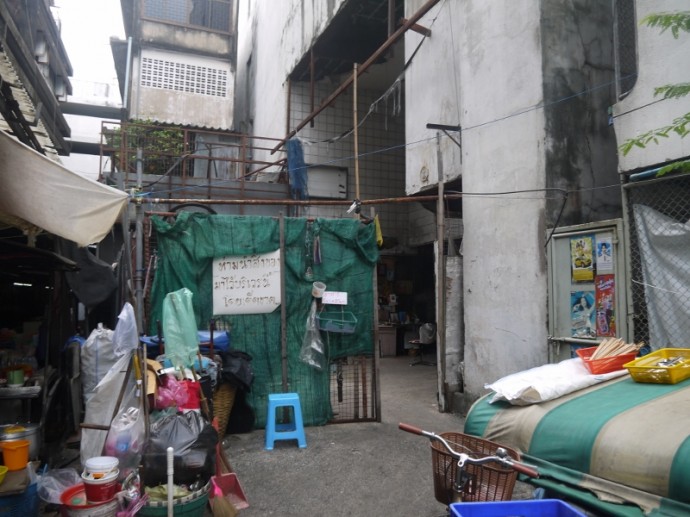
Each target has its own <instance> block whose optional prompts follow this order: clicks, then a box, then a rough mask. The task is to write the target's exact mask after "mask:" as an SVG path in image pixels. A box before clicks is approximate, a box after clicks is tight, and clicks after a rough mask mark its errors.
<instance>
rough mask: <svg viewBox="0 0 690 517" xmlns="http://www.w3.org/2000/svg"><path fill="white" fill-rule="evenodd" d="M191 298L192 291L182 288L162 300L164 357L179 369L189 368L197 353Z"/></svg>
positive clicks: (197, 338)
mask: <svg viewBox="0 0 690 517" xmlns="http://www.w3.org/2000/svg"><path fill="white" fill-rule="evenodd" d="M192 296H193V293H192V291H190V290H189V289H187V288H186V287H183V288H182V289H180V290H179V291H173V292H172V293H168V294H167V295H166V296H165V299H164V300H163V337H164V338H165V356H166V357H167V358H168V359H170V362H172V364H173V366H175V367H179V368H182V367H191V366H192V365H193V364H194V358H195V357H196V354H197V352H198V351H199V334H198V333H197V328H196V319H195V318H194V307H193V306H192Z"/></svg>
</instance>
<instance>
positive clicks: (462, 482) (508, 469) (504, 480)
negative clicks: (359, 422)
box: [398, 422, 539, 506]
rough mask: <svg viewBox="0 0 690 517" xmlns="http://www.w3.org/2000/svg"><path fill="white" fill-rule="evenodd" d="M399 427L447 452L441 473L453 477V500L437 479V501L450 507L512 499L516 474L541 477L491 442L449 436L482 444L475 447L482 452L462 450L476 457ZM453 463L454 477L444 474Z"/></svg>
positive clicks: (433, 437) (425, 433) (441, 440)
mask: <svg viewBox="0 0 690 517" xmlns="http://www.w3.org/2000/svg"><path fill="white" fill-rule="evenodd" d="M398 427H399V428H400V429H401V430H402V431H406V432H408V433H412V434H417V435H420V436H426V437H427V438H429V439H430V440H431V442H432V444H433V443H434V442H436V443H439V444H441V445H442V446H443V448H444V449H445V450H446V451H447V455H448V456H449V458H448V459H449V461H448V462H446V465H445V466H443V467H442V469H441V473H444V474H450V476H445V477H446V478H447V477H450V479H451V483H450V484H451V490H450V492H451V494H452V495H451V497H446V496H447V493H448V490H446V489H445V488H446V487H445V486H441V487H438V486H436V485H437V479H436V477H435V478H434V484H435V486H434V488H435V491H436V499H437V500H438V501H439V502H440V503H443V504H446V505H448V506H450V504H452V503H458V502H462V501H496V500H506V499H510V498H511V496H512V491H513V486H514V485H515V479H516V478H517V473H521V474H524V475H526V476H529V477H533V478H536V477H539V471H538V470H537V469H536V468H535V467H532V466H531V465H527V464H526V463H522V462H520V461H518V460H517V459H515V458H513V457H511V456H510V454H509V452H508V450H507V448H505V447H501V446H498V445H497V444H494V443H493V442H489V441H488V440H483V439H481V438H476V437H471V436H469V435H462V434H461V433H448V434H452V435H453V436H462V437H465V438H467V439H468V440H469V441H471V442H472V443H473V444H480V446H478V447H476V448H477V449H479V450H471V448H468V447H464V446H463V448H466V449H470V452H471V454H472V455H473V456H474V457H473V456H471V455H470V454H468V453H466V452H458V451H457V450H455V449H454V448H453V447H452V446H451V445H450V443H448V440H446V439H445V438H444V437H443V436H440V435H438V434H435V433H432V432H430V431H424V430H422V429H420V428H418V427H415V426H412V425H410V424H405V423H402V422H401V423H400V424H398ZM432 447H433V445H432ZM488 450H491V451H493V452H491V453H489V454H485V453H484V451H488ZM513 454H514V455H515V456H517V453H515V452H513ZM434 461H435V462H436V461H437V460H436V459H434ZM452 463H454V466H455V471H454V472H452V473H445V472H443V470H445V469H448V468H450V466H451V464H452ZM497 467H498V468H497ZM435 474H436V473H435ZM443 481H444V483H441V484H442V485H445V482H446V481H447V479H444V480H443ZM447 499H450V500H447Z"/></svg>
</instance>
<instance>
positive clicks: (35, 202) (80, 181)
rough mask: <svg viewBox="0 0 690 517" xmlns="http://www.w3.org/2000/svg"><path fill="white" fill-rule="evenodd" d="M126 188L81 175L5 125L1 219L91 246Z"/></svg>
mask: <svg viewBox="0 0 690 517" xmlns="http://www.w3.org/2000/svg"><path fill="white" fill-rule="evenodd" d="M126 203H127V194H126V193H124V192H122V191H121V190H118V189H115V188H112V187H109V186H107V185H103V184H102V183H98V182H97V181H93V180H91V179H89V178H85V177H83V176H80V175H79V174H77V173H76V172H73V171H71V170H69V169H67V168H65V167H63V166H62V165H60V164H59V163H56V162H54V161H53V160H51V159H49V158H46V157H45V156H43V155H42V154H40V153H38V152H36V151H34V150H33V149H31V148H30V147H28V146H26V145H24V144H22V143H21V142H19V141H18V140H16V139H15V138H13V137H11V136H10V135H8V134H7V133H5V132H4V131H0V221H4V222H6V223H8V224H10V225H12V226H17V227H19V228H22V229H24V230H30V229H31V228H35V227H38V228H41V229H43V230H45V231H47V232H50V233H52V234H55V235H58V236H60V237H63V238H65V239H69V240H71V241H74V242H76V243H77V244H78V245H79V246H87V245H89V244H93V243H95V242H100V241H101V240H102V239H103V237H105V236H106V235H107V233H108V232H109V231H110V230H111V228H112V227H113V224H114V223H115V221H116V220H117V218H118V217H119V215H120V212H121V211H122V210H123V207H124V206H125V204H126Z"/></svg>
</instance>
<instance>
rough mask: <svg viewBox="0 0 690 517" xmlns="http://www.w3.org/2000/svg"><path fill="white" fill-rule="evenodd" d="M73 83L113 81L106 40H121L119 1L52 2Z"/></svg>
mask: <svg viewBox="0 0 690 517" xmlns="http://www.w3.org/2000/svg"><path fill="white" fill-rule="evenodd" d="M55 11H56V12H57V14H58V17H59V19H60V20H61V22H62V33H61V36H62V41H63V43H64V45H65V48H66V50H67V56H68V57H69V60H70V62H71V63H72V69H73V73H74V75H73V76H72V80H74V81H93V82H106V83H111V82H115V78H116V77H117V76H116V74H115V66H114V65H113V58H112V53H111V51H110V37H111V36H117V37H119V38H120V39H124V38H125V31H124V28H123V26H122V11H121V10H120V0H55Z"/></svg>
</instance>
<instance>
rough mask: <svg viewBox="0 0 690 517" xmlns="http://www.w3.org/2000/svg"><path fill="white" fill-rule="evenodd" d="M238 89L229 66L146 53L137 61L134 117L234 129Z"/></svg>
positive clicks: (197, 58)
mask: <svg viewBox="0 0 690 517" xmlns="http://www.w3.org/2000/svg"><path fill="white" fill-rule="evenodd" d="M190 67H191V68H192V69H193V71H190ZM152 69H154V70H152ZM185 75H188V77H186V76H185ZM178 76H181V77H182V79H181V80H180V79H179V78H178ZM234 86H235V73H234V71H233V70H232V68H231V66H230V63H228V62H227V61H221V60H217V59H209V58H205V57H202V56H195V55H191V54H186V53H180V52H170V51H163V50H157V49H150V48H149V49H142V51H141V53H140V54H138V55H136V56H135V57H134V58H133V60H132V99H131V103H130V117H131V118H133V119H140V120H153V121H156V122H159V123H165V124H177V125H183V126H195V127H203V128H211V129H218V130H231V129H232V124H233V120H234V117H233V108H234Z"/></svg>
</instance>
